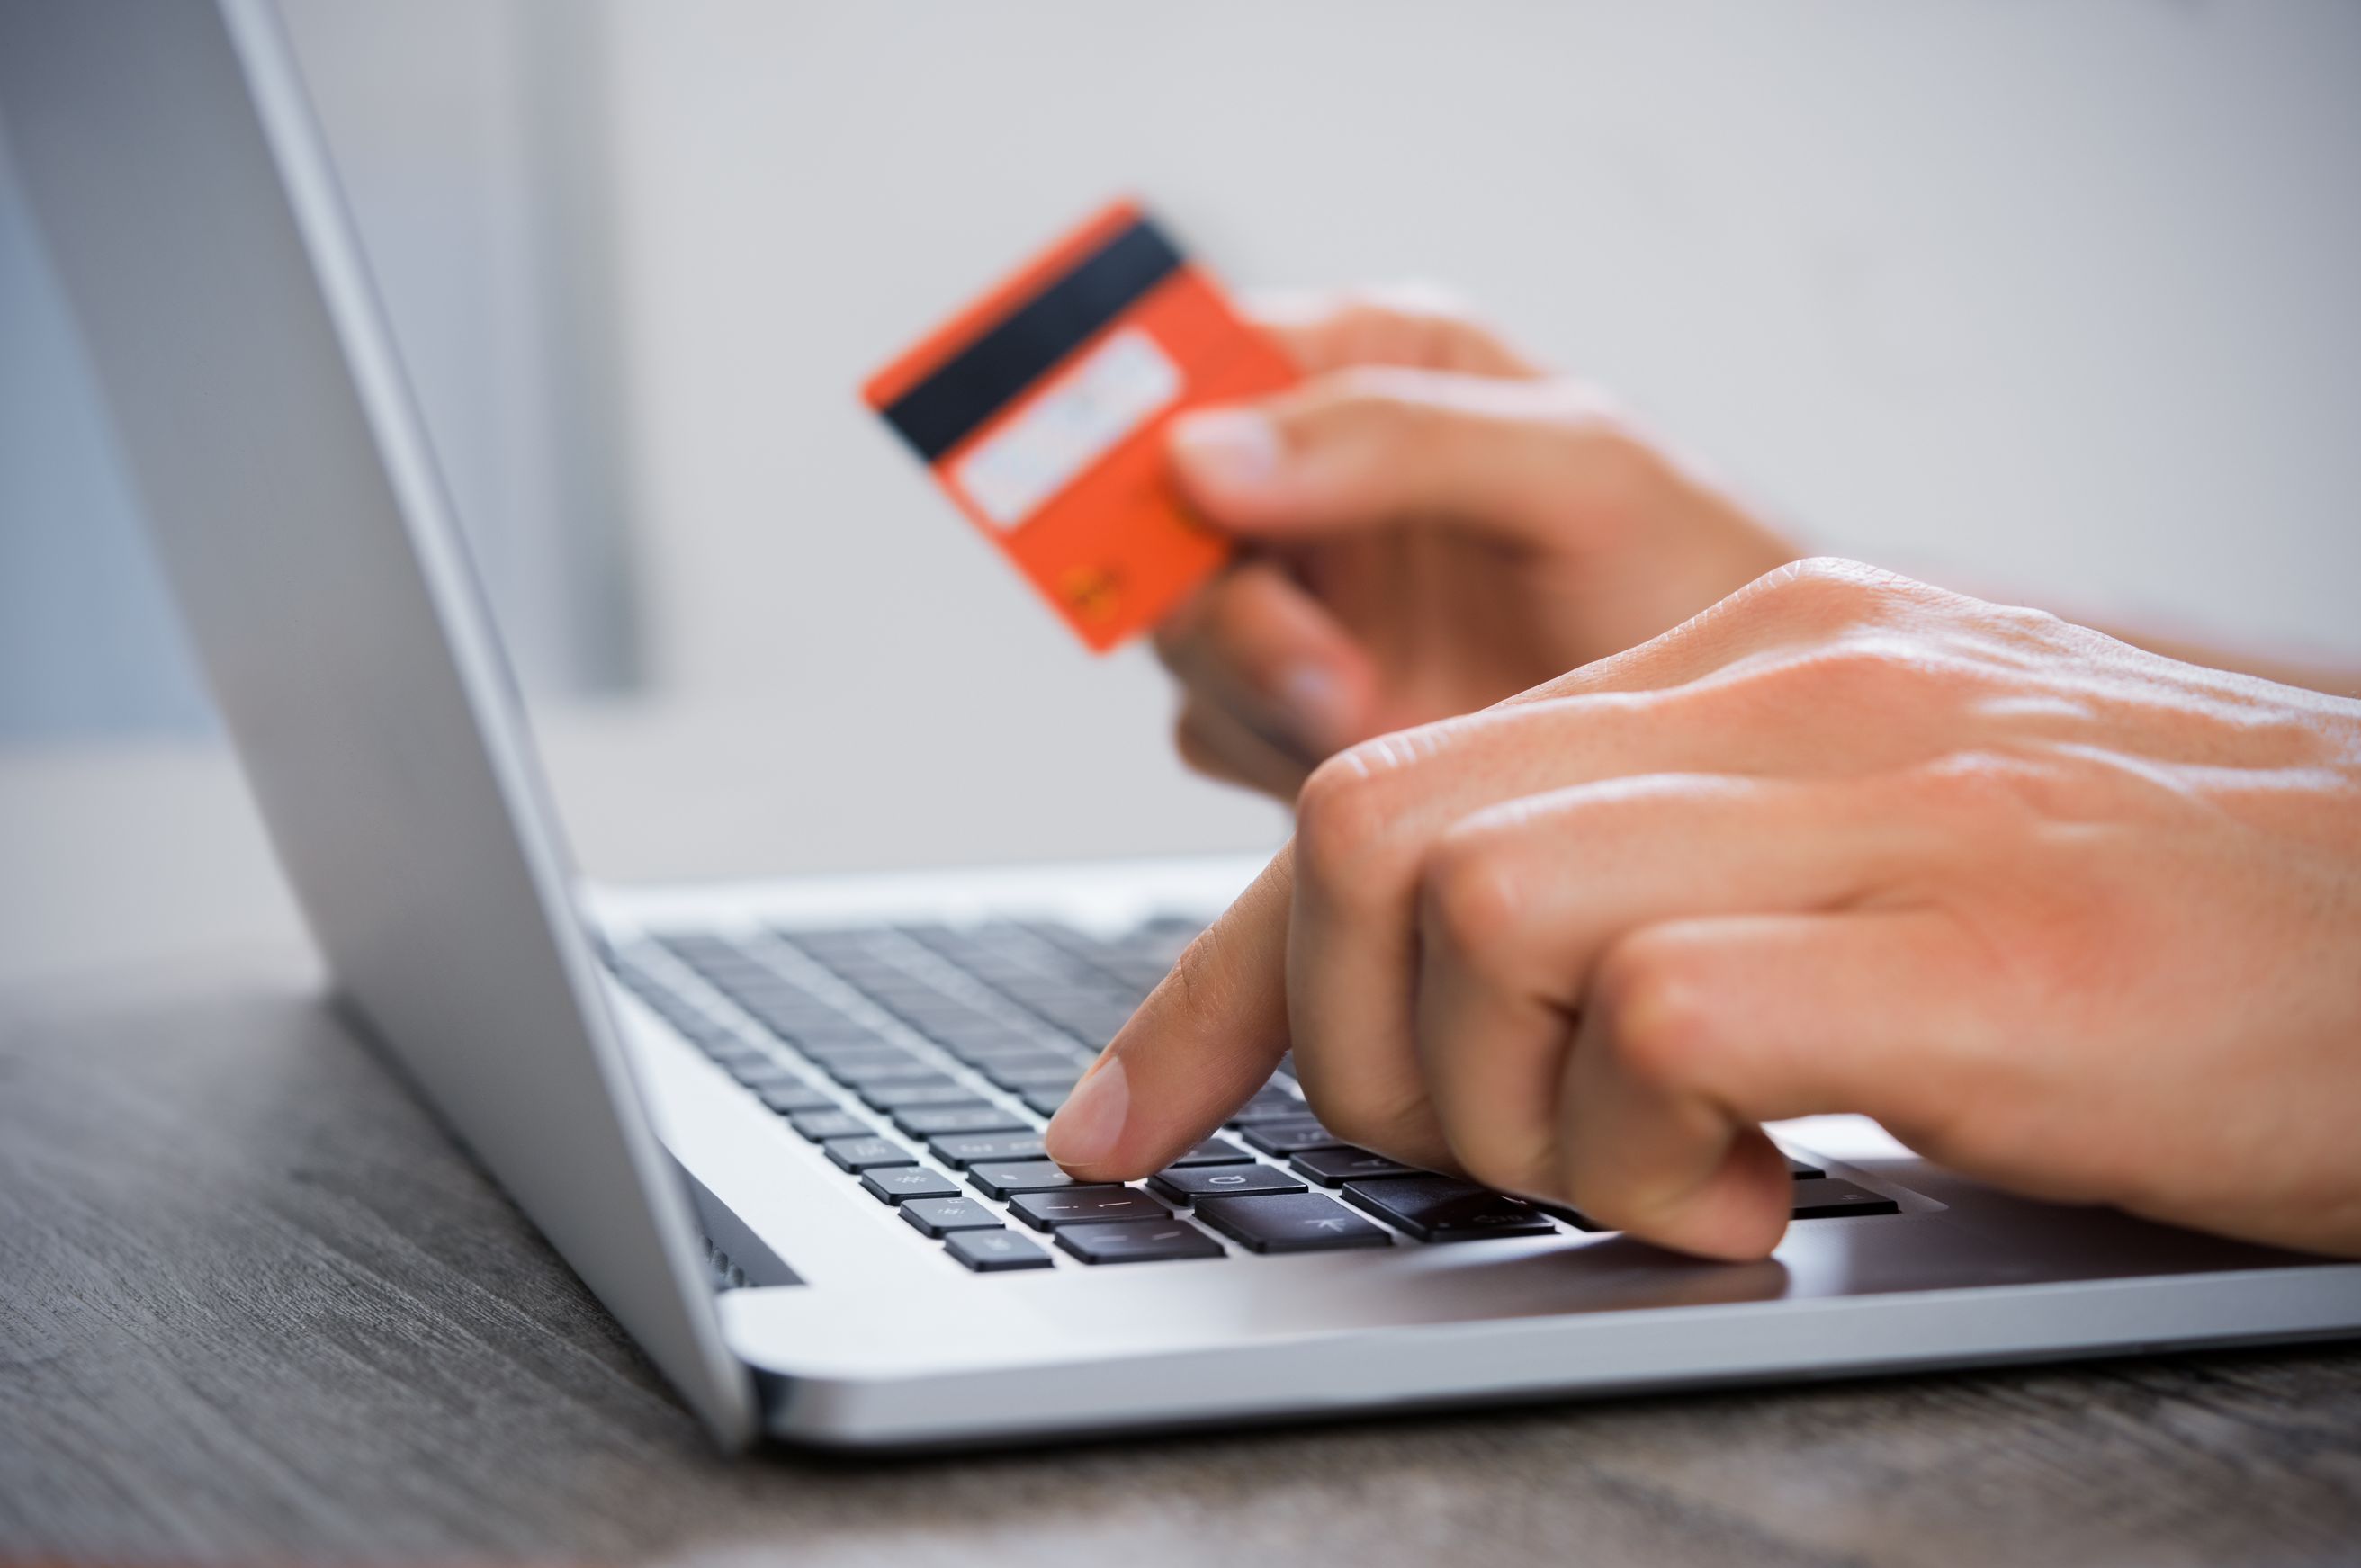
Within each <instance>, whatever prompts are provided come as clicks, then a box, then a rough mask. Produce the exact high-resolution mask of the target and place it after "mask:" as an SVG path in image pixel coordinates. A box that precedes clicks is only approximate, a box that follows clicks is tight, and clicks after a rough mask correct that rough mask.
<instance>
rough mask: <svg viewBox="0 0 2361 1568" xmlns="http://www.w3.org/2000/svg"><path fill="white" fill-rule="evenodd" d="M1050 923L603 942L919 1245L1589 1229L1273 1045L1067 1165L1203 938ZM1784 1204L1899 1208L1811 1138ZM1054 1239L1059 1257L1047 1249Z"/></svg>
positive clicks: (702, 1046)
mask: <svg viewBox="0 0 2361 1568" xmlns="http://www.w3.org/2000/svg"><path fill="white" fill-rule="evenodd" d="M1197 929H1198V927H1196V925H1195V924H1194V923H1193V922H1189V921H1184V920H1178V919H1159V920H1151V921H1149V922H1148V923H1147V924H1145V925H1142V926H1140V927H1137V928H1135V929H1133V930H1131V931H1129V932H1126V933H1125V934H1123V935H1122V936H1119V937H1114V938H1106V937H1099V936H1095V935H1093V934H1090V933H1087V932H1083V931H1081V930H1078V929H1076V928H1073V927H1066V926H1060V925H1055V924H1050V923H1046V922H1034V921H998V922H991V923H987V924H983V925H978V926H964V927H949V926H900V927H866V928H858V929H849V930H783V931H778V932H774V933H770V934H766V935H759V936H735V937H721V936H715V935H708V934H688V933H673V934H665V935H662V936H659V937H656V938H652V939H648V940H644V941H641V942H637V943H634V944H632V945H631V946H628V947H625V948H620V949H616V950H611V951H609V952H608V953H607V955H606V957H607V960H608V963H609V967H610V968H611V969H612V970H614V972H615V974H616V976H617V978H618V979H620V981H621V982H622V983H623V984H624V985H625V986H626V987H628V988H629V989H630V990H631V992H633V993H634V994H636V995H637V996H638V997H639V998H640V999H641V1000H642V1001H643V1002H645V1003H647V1004H648V1006H649V1007H650V1008H651V1009H653V1011H654V1012H655V1013H656V1014H659V1015H660V1016H662V1017H663V1018H664V1020H665V1021H666V1022H667V1023H669V1024H670V1025H672V1026H673V1027H674V1028H675V1029H676V1030H678V1031H679V1032H680V1033H681V1034H682V1035H683V1036H686V1038H687V1039H688V1041H689V1042H690V1043H691V1044H693V1045H694V1046H696V1047H697V1049H699V1050H700V1051H702V1052H703V1053H704V1054H705V1055H706V1056H707V1057H708V1058H709V1059H710V1060H712V1062H713V1063H714V1064H715V1065H716V1066H718V1067H719V1068H720V1069H722V1070H723V1071H725V1072H727V1073H729V1074H730V1076H731V1077H732V1078H734V1079H736V1080H738V1082H739V1083H741V1084H742V1085H743V1086H744V1087H745V1089H746V1090H747V1091H748V1092H750V1093H751V1094H752V1095H753V1096H754V1097H755V1098H757V1099H758V1100H760V1101H761V1102H763V1105H764V1106H766V1107H768V1108H769V1109H770V1110H771V1111H772V1112H773V1113H775V1114H776V1115H778V1116H779V1117H780V1118H781V1119H782V1120H783V1121H784V1122H785V1124H786V1125H787V1126H788V1127H789V1128H791V1129H793V1130H794V1132H795V1133H796V1135H798V1136H800V1137H802V1138H805V1139H807V1140H808V1141H809V1142H811V1143H813V1144H815V1145H817V1146H818V1147H819V1149H820V1150H821V1151H822V1152H823V1153H824V1154H825V1155H826V1156H827V1157H828V1159H829V1162H830V1163H831V1164H833V1165H834V1166H836V1167H837V1168H838V1169H840V1170H841V1171H842V1172H843V1173H844V1176H843V1179H844V1181H845V1182H846V1184H847V1185H848V1186H854V1187H858V1188H859V1189H860V1190H862V1191H863V1192H865V1193H867V1194H868V1196H869V1197H870V1198H872V1199H873V1200H875V1201H878V1202H880V1203H884V1204H887V1205H890V1206H892V1207H893V1208H895V1209H896V1210H898V1211H899V1212H900V1214H901V1216H902V1218H903V1219H904V1220H905V1221H906V1222H907V1223H909V1226H910V1230H911V1239H912V1243H913V1245H934V1246H937V1247H939V1249H940V1250H941V1251H942V1252H943V1253H945V1254H946V1255H949V1256H950V1258H952V1259H953V1260H954V1261H956V1262H957V1263H959V1264H961V1265H962V1266H965V1267H967V1268H969V1269H972V1270H973V1271H975V1272H977V1273H980V1274H997V1273H1005V1272H1018V1271H1024V1270H1030V1269H1038V1268H1050V1267H1055V1266H1058V1265H1059V1261H1060V1256H1062V1257H1063V1259H1064V1260H1065V1261H1066V1262H1068V1263H1070V1264H1072V1265H1075V1266H1102V1267H1103V1266H1112V1265H1115V1264H1126V1263H1153V1262H1164V1261H1179V1260H1183V1259H1192V1258H1194V1259H1206V1258H1219V1257H1230V1256H1246V1255H1272V1254H1284V1253H1302V1252H1333V1251H1339V1250H1344V1249H1349V1248H1358V1247H1382V1246H1392V1245H1439V1244H1443V1243H1458V1242H1481V1241H1485V1240H1489V1239H1492V1238H1496V1237H1502V1236H1526V1237H1531V1236H1540V1235H1548V1234H1556V1233H1558V1232H1560V1231H1562V1230H1573V1231H1577V1232H1587V1231H1595V1230H1597V1229H1598V1226H1596V1225H1594V1224H1592V1223H1590V1222H1589V1221H1588V1220H1587V1219H1585V1218H1584V1217H1583V1216H1582V1215H1581V1214H1579V1213H1577V1212H1575V1211H1573V1210H1570V1209H1564V1208H1559V1207H1556V1206H1553V1205H1542V1204H1535V1203H1532V1202H1528V1201H1525V1200H1523V1199H1521V1198H1513V1197H1510V1196H1509V1195H1507V1194H1505V1193H1499V1192H1494V1191H1491V1190H1488V1189H1486V1188H1482V1187H1478V1186H1476V1185H1474V1184H1472V1183H1469V1182H1466V1181H1461V1180H1457V1179H1454V1178H1451V1177H1445V1176H1437V1175H1434V1174H1432V1173H1430V1172H1426V1171H1420V1170H1415V1169H1412V1168H1410V1167H1408V1166H1404V1165H1400V1164H1398V1163H1396V1162H1395V1161H1393V1160H1390V1159H1388V1158H1387V1157H1385V1156H1383V1155H1379V1154H1375V1153H1372V1152H1371V1151H1369V1150H1367V1149H1362V1148H1356V1147H1354V1146H1351V1145H1349V1144H1346V1143H1345V1142H1344V1141H1343V1140H1342V1139H1340V1138H1338V1137H1336V1136H1335V1135H1334V1134H1332V1133H1330V1132H1329V1131H1328V1130H1327V1129H1326V1128H1325V1127H1323V1126H1322V1125H1321V1124H1320V1122H1319V1119H1318V1118H1317V1117H1316V1116H1314V1115H1313V1114H1312V1110H1311V1107H1310V1106H1309V1105H1307V1104H1306V1103H1305V1102H1304V1101H1303V1097H1302V1095H1301V1091H1299V1090H1298V1088H1297V1086H1296V1083H1295V1080H1294V1079H1293V1077H1292V1076H1291V1074H1290V1072H1289V1071H1288V1070H1287V1068H1288V1065H1289V1064H1288V1063H1287V1062H1286V1061H1285V1060H1284V1059H1282V1061H1281V1063H1280V1070H1279V1071H1278V1072H1277V1073H1275V1074H1273V1076H1272V1078H1271V1080H1270V1081H1269V1082H1268V1084H1267V1085H1265V1086H1264V1087H1263V1088H1262V1089H1261V1090H1260V1091H1257V1093H1256V1094H1255V1095H1254V1097H1253V1098H1252V1099H1250V1100H1249V1101H1248V1102H1246V1104H1245V1105H1242V1106H1240V1107H1239V1108H1238V1111H1237V1113H1236V1114H1235V1115H1234V1116H1233V1117H1232V1118H1231V1120H1230V1122H1229V1124H1228V1125H1227V1126H1226V1127H1224V1130H1223V1132H1222V1133H1221V1135H1218V1136H1215V1137H1212V1138H1208V1139H1207V1140H1205V1142H1203V1143H1202V1144H1200V1145H1199V1146H1197V1147H1196V1148H1194V1149H1191V1151H1189V1153H1187V1154H1186V1155H1183V1156H1182V1157H1180V1158H1179V1159H1178V1160H1176V1161H1174V1162H1173V1163H1172V1164H1171V1165H1170V1167H1168V1168H1165V1169H1163V1170H1161V1171H1159V1172H1157V1173H1156V1174H1155V1175H1154V1176H1152V1177H1150V1178H1149V1179H1148V1180H1146V1181H1145V1182H1139V1183H1134V1184H1129V1185H1114V1184H1104V1183H1089V1182H1078V1181H1076V1180H1074V1179H1072V1178H1071V1177H1069V1176H1068V1175H1066V1173H1065V1172H1064V1171H1062V1170H1060V1169H1059V1168H1058V1167H1057V1166H1056V1165H1054V1164H1052V1163H1051V1162H1050V1161H1049V1159H1048V1158H1047V1157H1045V1155H1044V1153H1043V1150H1042V1146H1041V1130H1042V1128H1043V1127H1045V1126H1046V1125H1047V1124H1048V1123H1049V1116H1050V1114H1051V1113H1053V1112H1055V1111H1056V1110H1057V1108H1058V1106H1059V1105H1060V1103H1061V1102H1063V1101H1064V1099H1065V1097H1066V1095H1067V1094H1068V1092H1070V1091H1071V1090H1072V1088H1073V1086H1074V1084H1075V1082H1076V1080H1079V1079H1080V1078H1081V1077H1082V1070H1083V1069H1084V1068H1086V1067H1087V1066H1088V1065H1089V1063H1090V1060H1091V1058H1092V1057H1093V1055H1094V1054H1095V1053H1096V1051H1097V1050H1098V1048H1099V1047H1100V1046H1102V1045H1104V1043H1105V1042H1106V1040H1108V1039H1109V1038H1110V1037H1112V1036H1113V1035H1114V1034H1115V1030H1116V1029H1117V1028H1119V1027H1121V1025H1123V1023H1124V1021H1125V1020H1126V1019H1127V1018H1129V1017H1130V1016H1131V1014H1132V1010H1133V1009H1134V1008H1136V1007H1137V1006H1138V1004H1139V1003H1140V1001H1141V999H1142V998H1144V997H1145V996H1146V995H1147V994H1148V991H1149V990H1150V989H1152V988H1153V987H1154V986H1155V984H1156V982H1157V981H1159V980H1161V979H1162V978H1163V977H1164V974H1165V972H1166V971H1167V970H1169V969H1170V967H1171V965H1172V961H1173V960H1174V959H1176V958H1178V957H1179V956H1180V949H1181V948H1182V947H1184V946H1185V945H1186V944H1187V943H1188V941H1189V939H1190V938H1192V937H1194V936H1195V935H1196V933H1197ZM1789 1165H1790V1168H1791V1169H1792V1171H1793V1173H1794V1175H1795V1218H1797V1219H1799V1220H1800V1219H1824V1218H1837V1217H1845V1216H1855V1215H1864V1214H1892V1213H1895V1212H1899V1206H1898V1205H1897V1204H1896V1203H1895V1202H1894V1200H1892V1199H1891V1198H1888V1197H1886V1196H1884V1195H1883V1194H1882V1193H1878V1192H1873V1191H1871V1190H1868V1189H1866V1188H1862V1187H1860V1186H1857V1185H1855V1184H1854V1183H1852V1182H1850V1181H1846V1180H1844V1179H1840V1178H1835V1177H1831V1176H1829V1175H1828V1173H1827V1172H1825V1171H1823V1170H1821V1169H1819V1168H1816V1167H1814V1166H1811V1165H1808V1164H1806V1163H1804V1162H1802V1161H1799V1160H1795V1159H1792V1158H1791V1159H1790V1161H1789ZM1052 1247H1054V1248H1055V1249H1056V1255H1053V1254H1052V1251H1051V1248H1052Z"/></svg>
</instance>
